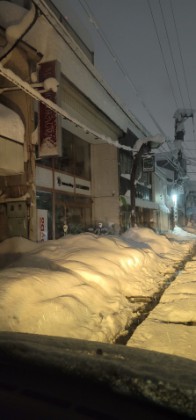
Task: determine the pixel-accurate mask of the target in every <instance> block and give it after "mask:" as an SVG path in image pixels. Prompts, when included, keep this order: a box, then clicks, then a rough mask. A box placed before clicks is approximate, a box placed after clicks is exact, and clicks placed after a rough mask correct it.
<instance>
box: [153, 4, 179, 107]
mask: <svg viewBox="0 0 196 420" xmlns="http://www.w3.org/2000/svg"><path fill="white" fill-rule="evenodd" d="M159 7H160V10H161V16H162V19H163V24H164V28H165V32H166V36H167V42H168V45H169V51H170V55H171V60H172V63H173V67H174V71H175V75H176V81H177V85H178V89H179V93H180V97H181V101H182V106H183V108H185V104H184V100H183V96H182V90H181V87H180V81H179V78H178V73H177V69H176V65H175V61H174V55H173V51H172V47H171V42H170V38H169V34H168V30H167V25H166V21H165V17H164V13H163V8H162V6H161V0H159Z"/></svg>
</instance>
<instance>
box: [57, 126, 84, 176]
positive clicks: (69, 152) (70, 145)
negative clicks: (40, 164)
mask: <svg viewBox="0 0 196 420" xmlns="http://www.w3.org/2000/svg"><path fill="white" fill-rule="evenodd" d="M54 167H55V169H56V170H59V171H62V172H67V173H69V174H72V175H75V176H78V177H81V178H85V179H90V146H89V144H88V143H87V142H85V141H83V140H81V139H80V138H78V137H76V136H74V135H73V134H71V133H70V132H68V131H66V130H65V129H63V130H62V156H61V157H56V158H54Z"/></svg>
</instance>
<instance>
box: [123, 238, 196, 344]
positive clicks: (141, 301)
mask: <svg viewBox="0 0 196 420" xmlns="http://www.w3.org/2000/svg"><path fill="white" fill-rule="evenodd" d="M195 254H196V246H194V247H193V249H192V250H191V252H190V253H189V254H188V255H186V256H185V258H184V259H183V260H182V261H180V262H179V264H178V265H177V266H176V271H175V272H174V273H172V275H171V276H170V277H169V278H167V279H166V280H165V282H164V283H163V285H162V287H161V289H160V290H159V291H158V292H156V293H155V294H154V295H153V296H134V297H127V299H128V300H129V302H130V304H131V305H133V306H135V311H134V310H133V312H136V313H137V314H138V316H136V317H134V318H133V320H132V322H131V324H130V325H129V327H128V328H127V329H126V331H124V332H123V333H122V334H121V335H119V337H118V338H117V339H116V341H115V344H122V345H126V344H127V342H128V341H129V340H130V338H131V336H132V335H133V333H134V332H135V330H136V329H137V328H138V326H139V325H141V324H142V322H143V321H144V320H145V319H146V318H147V317H148V315H149V314H150V312H151V311H152V310H153V309H154V308H155V307H156V306H157V305H158V303H159V301H160V299H161V297H162V295H163V294H164V292H165V290H166V289H167V288H168V287H169V286H170V284H171V283H172V282H174V281H175V279H176V278H177V277H178V275H179V274H180V272H181V270H183V268H184V267H185V265H186V263H187V262H189V261H192V260H193V258H194V257H195Z"/></svg>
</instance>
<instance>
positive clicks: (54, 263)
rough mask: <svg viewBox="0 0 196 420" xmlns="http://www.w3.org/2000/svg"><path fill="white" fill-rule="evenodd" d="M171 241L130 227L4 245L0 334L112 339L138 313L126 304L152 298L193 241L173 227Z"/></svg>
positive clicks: (0, 248)
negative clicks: (115, 232)
mask: <svg viewBox="0 0 196 420" xmlns="http://www.w3.org/2000/svg"><path fill="white" fill-rule="evenodd" d="M172 235H173V234H172ZM172 235H171V236H172ZM174 237H175V239H176V240H175V241H172V242H171V241H169V240H168V239H167V238H166V237H164V236H162V235H157V234H156V233H154V232H153V231H152V230H150V229H147V228H143V229H140V228H134V229H130V230H129V231H127V232H126V233H125V234H124V235H122V236H120V237H117V236H97V235H94V234H90V233H86V234H80V235H67V236H66V237H64V238H62V239H59V240H56V241H48V242H43V243H33V242H30V241H28V240H25V239H23V238H12V239H9V240H6V241H4V242H3V243H1V244H0V264H1V267H2V270H1V276H0V331H18V332H27V333H37V334H44V335H49V336H61V337H73V338H80V339H85V340H91V341H102V342H108V343H113V342H115V340H116V338H117V337H118V336H119V335H120V334H122V333H123V331H125V330H126V328H127V327H128V325H129V324H130V322H131V321H132V320H133V319H134V318H137V316H138V311H139V306H141V305H139V304H138V306H137V304H135V305H131V304H130V298H131V297H133V298H134V297H141V298H143V297H144V298H145V297H152V296H153V295H154V294H155V293H157V292H158V291H159V290H160V288H161V287H162V286H163V284H164V282H165V281H166V280H167V278H169V277H170V276H171V274H172V273H173V272H175V270H176V266H177V265H178V264H179V262H180V261H181V260H182V259H183V258H184V257H185V256H186V255H187V254H188V253H189V252H190V250H191V248H192V246H193V244H194V243H195V239H196V236H195V235H193V234H190V233H184V231H182V230H181V229H179V228H176V231H175V232H174ZM177 240H178V241H177ZM180 240H182V241H181V242H180ZM193 280H194V279H193ZM189 297H190V303H191V296H189ZM187 302H188V301H187ZM187 304H188V303H187ZM182 310H183V309H182ZM179 313H180V307H179ZM182 327H183V326H182ZM158 339H159V337H158ZM158 341H159V340H158ZM159 351H162V349H161V345H160V346H159Z"/></svg>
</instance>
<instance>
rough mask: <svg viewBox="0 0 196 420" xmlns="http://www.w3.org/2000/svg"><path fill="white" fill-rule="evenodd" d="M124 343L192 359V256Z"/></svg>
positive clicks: (195, 320) (195, 275) (195, 330)
mask: <svg viewBox="0 0 196 420" xmlns="http://www.w3.org/2000/svg"><path fill="white" fill-rule="evenodd" d="M127 345H128V346H130V347H140V348H143V349H147V350H154V351H159V352H162V353H167V354H175V355H177V356H183V357H187V358H190V359H192V360H196V257H195V258H193V260H192V261H190V262H187V263H186V265H185V268H184V270H183V271H182V272H180V273H179V275H178V277H177V278H176V279H175V281H174V282H173V283H172V284H171V285H170V286H169V287H168V288H167V290H166V291H165V292H164V294H163V296H162V297H161V299H160V302H159V304H158V305H157V306H156V307H155V309H154V310H153V311H152V312H151V313H150V314H149V316H148V318H147V319H146V320H145V321H144V322H143V323H142V324H141V325H140V326H139V327H138V328H137V330H136V331H135V333H134V334H133V336H132V337H131V339H130V340H129V342H128V343H127Z"/></svg>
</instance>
